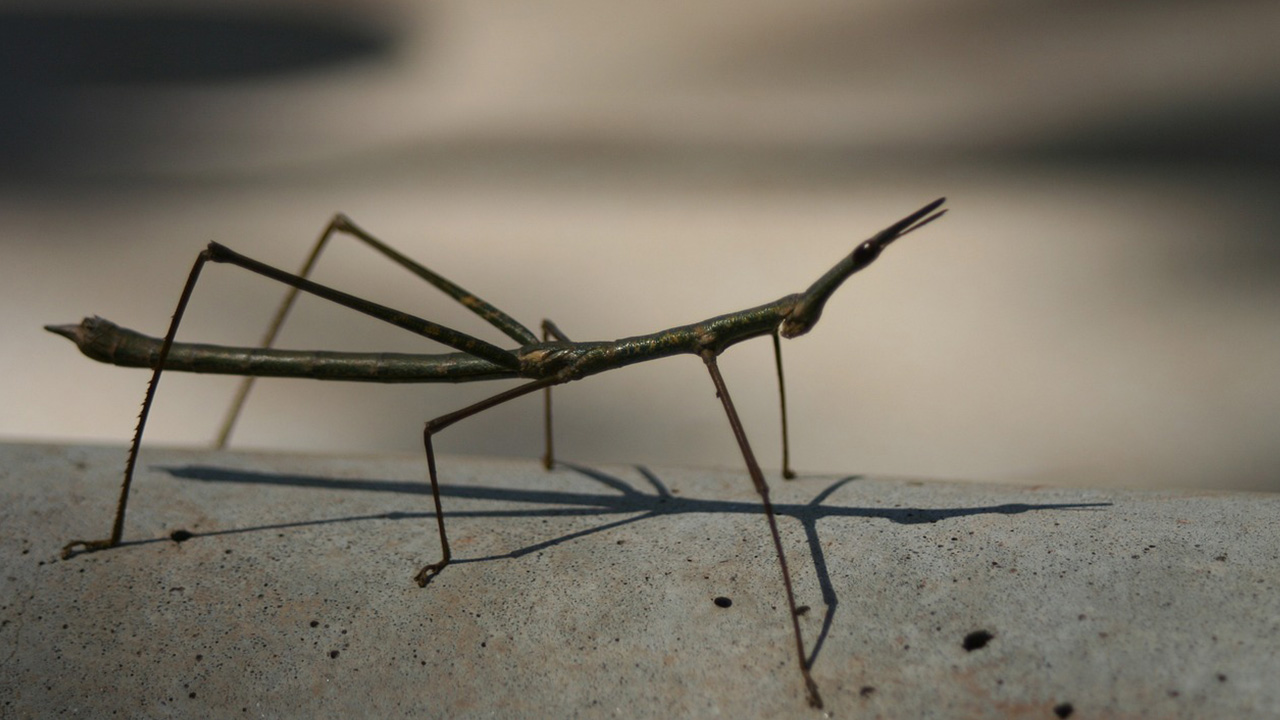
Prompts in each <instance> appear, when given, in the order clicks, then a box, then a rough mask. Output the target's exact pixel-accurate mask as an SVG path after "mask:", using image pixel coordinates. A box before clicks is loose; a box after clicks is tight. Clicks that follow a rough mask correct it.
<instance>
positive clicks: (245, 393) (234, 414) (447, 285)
mask: <svg viewBox="0 0 1280 720" xmlns="http://www.w3.org/2000/svg"><path fill="white" fill-rule="evenodd" d="M335 235H345V236H347V237H351V238H353V239H355V240H357V241H359V242H360V243H362V244H364V245H366V246H368V247H370V248H372V249H373V250H376V251H377V252H379V253H382V254H383V255H385V256H386V257H387V258H389V259H390V260H391V261H392V262H394V263H395V264H397V265H399V266H400V267H403V268H405V269H406V270H408V271H409V272H411V273H413V274H414V275H417V276H418V277H420V278H422V279H423V280H425V281H427V282H428V283H429V284H431V285H432V286H434V287H436V288H438V289H440V291H441V292H443V293H445V294H446V295H448V296H449V297H451V298H453V299H454V300H456V301H458V302H459V303H460V304H462V305H463V306H464V307H466V308H467V309H468V310H470V311H472V312H474V313H475V314H477V315H479V316H480V317H481V318H482V319H483V320H484V321H485V322H487V323H489V324H490V325H493V326H494V327H495V328H497V329H498V330H500V331H501V332H502V333H503V334H505V335H506V336H507V337H510V338H511V339H513V340H515V341H516V342H517V343H519V344H521V345H527V344H529V343H532V342H535V341H536V340H537V338H536V337H535V336H534V334H533V332H532V331H531V330H529V328H527V327H525V326H524V325H522V324H520V323H519V322H518V321H516V320H515V319H514V318H512V317H511V316H510V315H508V314H507V313H505V312H503V311H501V310H499V309H498V308H496V307H494V306H493V305H490V304H489V303H487V302H485V301H484V300H482V299H480V298H479V297H477V296H475V295H473V294H472V293H470V292H468V291H466V290H464V289H463V288H462V287H460V286H459V285H457V284H456V283H453V282H451V281H450V280H448V279H446V278H444V277H442V276H440V275H438V274H436V273H435V272H432V271H431V270H430V269H428V268H427V267H425V266H424V265H422V264H421V263H418V262H417V261H415V260H413V259H411V258H409V257H408V256H406V255H404V254H403V253H401V252H399V251H398V250H396V249H394V248H392V247H391V246H389V245H387V244H386V243H384V242H382V241H381V240H379V239H378V238H376V237H374V236H373V235H371V234H369V233H368V232H366V231H365V230H364V229H363V228H361V227H359V226H358V225H356V224H355V223H354V222H352V221H351V219H350V218H348V217H347V216H346V215H343V214H342V213H338V214H336V215H334V216H333V219H332V220H330V221H329V224H328V225H326V226H325V229H324V231H323V232H321V233H320V237H319V238H317V239H316V243H315V245H314V246H313V247H312V248H311V252H310V253H308V255H307V259H306V260H305V261H304V262H303V263H302V268H301V269H300V270H299V271H298V274H297V277H300V278H303V279H307V278H310V277H311V273H312V271H313V270H315V267H316V264H317V263H318V262H319V260H320V253H322V252H323V251H324V248H325V247H326V246H327V245H328V243H329V239H330V238H331V237H333V236H335ZM297 299H298V288H297V287H290V288H289V290H288V292H286V293H285V296H284V299H283V300H282V301H281V303H280V307H279V308H277V309H276V312H275V315H274V316H272V319H271V323H270V324H269V325H268V326H267V331H266V332H265V333H264V334H263V336H262V340H261V342H259V343H258V347H259V348H270V347H272V346H273V345H274V344H275V341H276V337H277V336H278V335H279V334H280V328H281V327H282V326H283V325H284V321H285V318H287V317H288V315H289V311H290V310H291V309H292V308H293V304H294V302H295V301H296V300H297ZM254 380H255V378H253V377H246V378H244V379H242V380H241V381H240V386H239V387H238V388H237V389H236V394H235V397H234V399H233V400H232V401H231V406H230V407H229V408H228V409H227V414H226V415H225V417H224V418H223V421H222V425H221V427H220V429H219V430H218V439H217V440H216V441H215V442H214V446H215V447H217V448H219V449H221V448H224V447H226V446H227V442H228V441H229V440H230V438H231V431H232V430H233V429H234V427H235V424H236V420H237V419H238V418H239V417H240V412H241V411H242V410H243V409H244V404H245V401H246V400H248V397H249V391H250V390H251V389H252V388H253V384H254Z"/></svg>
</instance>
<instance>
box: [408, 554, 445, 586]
mask: <svg viewBox="0 0 1280 720" xmlns="http://www.w3.org/2000/svg"><path fill="white" fill-rule="evenodd" d="M448 564H449V561H448V560H441V561H440V562H436V563H431V564H430V565H428V566H426V567H424V568H422V569H421V570H419V571H418V574H417V575H414V576H413V581H414V582H416V583H418V587H426V586H427V583H429V582H431V580H432V578H434V577H435V576H437V575H439V574H440V571H441V570H443V569H444V566H445V565H448Z"/></svg>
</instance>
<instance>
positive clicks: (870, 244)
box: [853, 240, 881, 266]
mask: <svg viewBox="0 0 1280 720" xmlns="http://www.w3.org/2000/svg"><path fill="white" fill-rule="evenodd" d="M880 250H881V247H880V245H879V244H877V243H876V242H874V241H872V240H868V241H866V242H864V243H862V244H861V245H859V246H858V247H857V248H855V249H854V251H853V261H854V263H856V264H857V265H858V266H863V265H866V264H867V263H869V262H871V261H872V260H875V259H876V258H877V257H879V256H880Z"/></svg>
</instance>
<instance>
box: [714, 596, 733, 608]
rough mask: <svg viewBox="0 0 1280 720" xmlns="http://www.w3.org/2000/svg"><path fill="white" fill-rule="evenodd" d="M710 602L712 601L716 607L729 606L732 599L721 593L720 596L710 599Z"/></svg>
mask: <svg viewBox="0 0 1280 720" xmlns="http://www.w3.org/2000/svg"><path fill="white" fill-rule="evenodd" d="M712 602H714V603H715V604H716V607H722V608H727V607H729V606H730V605H732V604H733V601H732V600H730V599H729V598H727V597H725V596H723V595H721V596H720V597H718V598H716V599H715V600H712Z"/></svg>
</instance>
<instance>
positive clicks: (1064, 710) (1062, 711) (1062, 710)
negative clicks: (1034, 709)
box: [1053, 702, 1076, 718]
mask: <svg viewBox="0 0 1280 720" xmlns="http://www.w3.org/2000/svg"><path fill="white" fill-rule="evenodd" d="M1075 711H1076V709H1075V707H1073V706H1072V705H1071V703H1067V702H1064V703H1058V704H1057V705H1054V706H1053V714H1054V715H1057V716H1058V717H1060V718H1069V717H1071V716H1072V715H1073V714H1074V713H1075Z"/></svg>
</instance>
